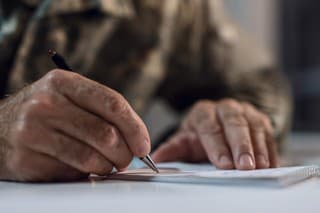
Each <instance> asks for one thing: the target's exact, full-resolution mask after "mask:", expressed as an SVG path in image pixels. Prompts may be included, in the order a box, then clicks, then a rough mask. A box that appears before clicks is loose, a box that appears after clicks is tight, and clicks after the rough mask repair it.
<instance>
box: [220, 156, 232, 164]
mask: <svg viewBox="0 0 320 213" xmlns="http://www.w3.org/2000/svg"><path fill="white" fill-rule="evenodd" d="M219 162H220V164H221V166H230V165H232V161H231V160H230V158H228V156H226V155H222V156H221V157H220V159H219Z"/></svg>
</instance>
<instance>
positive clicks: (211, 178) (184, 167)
mask: <svg viewBox="0 0 320 213" xmlns="http://www.w3.org/2000/svg"><path fill="white" fill-rule="evenodd" d="M158 167H159V169H160V173H159V174H157V173H154V172H153V171H152V170H150V169H148V168H141V169H135V170H128V171H125V172H119V173H115V174H112V175H111V176H109V177H108V178H110V179H117V180H137V181H156V182H174V183H204V184H215V183H219V184H240V183H242V184H251V183H254V182H255V183H256V182H258V184H259V183H260V184H261V185H282V186H286V185H290V184H293V183H296V182H299V181H302V180H305V179H307V178H310V177H312V176H313V175H314V174H315V173H316V171H317V170H318V169H319V168H318V167H317V166H298V167H282V168H273V169H259V170H250V171H243V170H242V171H240V170H218V169H216V168H215V167H213V166H211V165H207V164H205V165H203V164H184V163H165V164H158Z"/></svg>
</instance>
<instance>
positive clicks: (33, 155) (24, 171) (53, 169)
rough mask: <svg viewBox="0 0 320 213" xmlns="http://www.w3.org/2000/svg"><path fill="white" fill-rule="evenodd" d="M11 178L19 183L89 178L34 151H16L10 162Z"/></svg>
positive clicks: (12, 154)
mask: <svg viewBox="0 0 320 213" xmlns="http://www.w3.org/2000/svg"><path fill="white" fill-rule="evenodd" d="M8 168H9V171H10V173H11V177H15V180H17V181H29V182H30V181H32V182H48V181H50V182H51V181H72V180H78V179H82V178H85V177H87V176H88V174H86V173H82V172H80V171H78V170H76V169H74V168H72V167H70V166H68V165H66V164H64V163H61V162H60V161H58V160H56V159H54V158H51V157H50V156H47V155H44V154H41V153H37V152H34V151H32V150H28V149H24V150H14V151H13V153H11V159H10V161H8Z"/></svg>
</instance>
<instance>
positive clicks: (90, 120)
mask: <svg viewBox="0 0 320 213" xmlns="http://www.w3.org/2000/svg"><path fill="white" fill-rule="evenodd" d="M57 99H59V100H57V102H60V103H57V105H60V106H63V110H56V113H55V117H53V118H48V117H47V118H46V122H47V123H49V124H50V125H51V126H52V127H54V128H55V129H58V130H60V131H61V132H63V133H64V134H66V135H69V136H71V137H74V138H77V139H78V140H80V141H82V142H85V143H87V144H88V145H89V146H91V147H92V148H94V149H96V150H97V151H98V152H100V153H101V154H102V155H104V157H105V158H106V159H108V160H109V161H110V162H111V163H112V164H113V165H114V166H115V167H116V168H117V169H118V170H121V169H123V168H126V167H127V166H128V165H129V164H130V162H131V160H132V158H133V154H132V153H131V151H130V150H129V148H128V146H127V144H126V143H125V141H124V139H123V137H122V136H121V134H120V133H119V131H118V130H117V129H116V128H115V127H114V126H112V125H110V124H109V123H108V122H106V121H105V120H103V119H101V118H99V117H97V116H96V115H93V114H91V113H89V112H87V111H84V110H82V109H81V108H79V107H77V106H75V105H74V104H73V103H70V102H68V101H67V100H66V99H65V98H63V97H61V98H57ZM60 99H62V100H60ZM45 114H46V115H47V114H49V113H45Z"/></svg>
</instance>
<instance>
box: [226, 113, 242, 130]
mask: <svg viewBox="0 0 320 213" xmlns="http://www.w3.org/2000/svg"><path fill="white" fill-rule="evenodd" d="M223 121H224V123H225V124H226V125H229V126H239V127H247V126H248V122H247V120H246V119H245V118H244V117H243V115H242V114H241V113H239V112H227V113H224V114H223Z"/></svg>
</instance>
